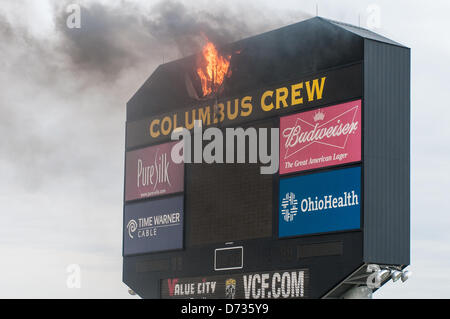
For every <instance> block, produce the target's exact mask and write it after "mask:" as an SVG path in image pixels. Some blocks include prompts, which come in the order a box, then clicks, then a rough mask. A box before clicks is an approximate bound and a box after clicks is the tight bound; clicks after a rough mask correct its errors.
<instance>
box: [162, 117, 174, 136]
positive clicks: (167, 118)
mask: <svg viewBox="0 0 450 319" xmlns="http://www.w3.org/2000/svg"><path fill="white" fill-rule="evenodd" d="M166 123H168V126H167V129H166V128H165V126H166V125H165V124H166ZM171 131H172V121H171V120H170V117H168V116H165V117H164V118H163V119H162V121H161V132H162V133H163V135H169V134H170V132H171Z"/></svg>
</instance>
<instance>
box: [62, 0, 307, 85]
mask: <svg viewBox="0 0 450 319" xmlns="http://www.w3.org/2000/svg"><path fill="white" fill-rule="evenodd" d="M243 7H244V6H242V7H240V8H233V7H221V6H217V5H211V6H210V7H208V8H204V9H199V8H196V7H194V6H188V5H185V4H184V3H181V2H179V1H176V0H169V1H161V2H159V3H156V4H155V5H153V6H152V7H151V8H150V9H149V10H142V8H138V7H136V6H135V5H133V4H131V3H128V2H126V1H124V2H122V3H121V5H120V6H117V7H116V6H106V5H103V4H100V3H92V4H90V5H88V6H82V9H81V28H80V29H70V28H68V27H67V26H66V19H67V16H68V14H67V13H66V12H65V11H64V10H61V9H65V7H64V6H61V7H60V11H59V12H58V13H57V17H58V18H57V29H58V31H59V32H60V33H61V35H62V43H61V50H62V51H63V52H64V53H65V54H67V56H69V57H70V59H71V62H72V63H73V66H74V67H75V68H76V69H77V70H78V71H87V72H92V71H96V72H99V73H100V74H102V75H103V76H104V80H111V79H114V78H115V77H117V76H118V74H120V72H121V71H122V70H124V69H126V68H134V67H137V66H139V65H142V64H149V63H150V64H153V63H156V64H160V63H162V62H163V61H165V62H167V61H168V60H173V59H177V58H181V57H184V56H187V55H190V54H193V53H195V52H198V51H199V50H200V48H201V46H202V45H203V44H204V36H206V37H207V38H208V39H210V40H211V41H213V42H214V43H216V44H218V45H221V44H225V43H228V42H232V41H235V40H238V39H241V38H244V37H247V36H250V35H253V34H257V33H260V32H263V31H267V30H269V29H271V28H273V27H275V26H281V25H283V24H285V23H286V19H282V18H281V17H279V16H277V15H273V14H272V15H270V16H266V14H265V13H264V12H265V11H264V10H262V9H260V8H253V7H247V8H243ZM252 17H253V20H252ZM305 17H306V15H305V14H304V13H301V12H298V13H297V16H296V17H295V18H294V19H296V20H297V21H298V20H302V19H304V18H305ZM284 18H285V17H284Z"/></svg>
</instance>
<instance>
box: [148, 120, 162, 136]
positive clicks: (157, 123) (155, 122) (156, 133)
mask: <svg viewBox="0 0 450 319" xmlns="http://www.w3.org/2000/svg"><path fill="white" fill-rule="evenodd" d="M155 125H159V120H153V121H152V123H151V124H150V136H151V137H153V138H157V137H158V136H159V134H160V133H159V131H155V130H154V129H153V128H154V127H155Z"/></svg>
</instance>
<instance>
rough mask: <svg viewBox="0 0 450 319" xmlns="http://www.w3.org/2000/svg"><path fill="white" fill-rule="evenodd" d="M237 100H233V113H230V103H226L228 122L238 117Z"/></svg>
mask: <svg viewBox="0 0 450 319" xmlns="http://www.w3.org/2000/svg"><path fill="white" fill-rule="evenodd" d="M238 107H239V99H235V100H234V113H231V101H227V116H228V119H229V120H231V121H232V120H234V119H235V118H236V117H237V116H238Z"/></svg>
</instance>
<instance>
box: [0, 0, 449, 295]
mask: <svg viewBox="0 0 450 319" xmlns="http://www.w3.org/2000/svg"><path fill="white" fill-rule="evenodd" d="M193 2H194V1H163V2H157V1H111V0H108V1H101V0H91V1H75V0H74V1H56V0H54V1H51V0H40V1H35V0H28V1H26V0H22V1H14V0H2V1H1V3H0V85H1V87H2V89H1V90H0V136H1V140H0V141H1V142H0V143H1V144H0V199H1V204H2V205H1V207H2V209H1V217H2V222H1V223H0V255H1V262H0V273H1V274H2V275H1V276H0V287H1V288H0V297H1V298H10V297H12V298H17V297H18V298H34V297H37V298H129V297H130V298H132V297H131V296H130V295H129V294H128V293H127V287H126V286H125V285H124V284H123V283H122V273H121V271H122V258H121V247H122V194H123V151H124V129H125V126H124V122H125V104H126V102H127V101H128V99H129V98H130V97H131V96H132V95H133V93H134V92H135V91H136V90H137V89H138V88H139V86H140V85H141V84H142V83H143V82H144V81H145V79H146V78H147V77H148V76H149V75H150V74H151V73H152V71H153V70H154V69H155V67H156V66H157V65H158V64H160V63H162V61H163V59H164V61H169V60H173V59H177V58H180V57H182V56H184V55H186V54H190V53H192V52H195V50H197V48H196V46H195V42H192V41H191V37H195V36H196V34H197V33H198V31H199V30H208V32H209V33H210V34H212V35H213V36H214V40H216V41H217V42H220V43H225V42H230V41H235V40H238V39H240V38H242V37H247V36H250V35H254V34H258V33H261V32H264V31H268V30H271V29H273V28H277V27H281V26H284V25H287V24H290V23H294V22H297V21H301V20H304V19H306V18H308V17H310V16H314V15H315V14H316V3H318V10H319V15H320V16H323V17H326V18H331V19H335V20H339V21H343V22H347V23H351V24H356V25H358V24H361V26H363V27H366V26H367V22H368V21H369V20H368V13H369V11H370V10H371V9H373V8H374V7H373V6H371V5H373V4H375V5H376V7H375V8H378V9H379V12H380V21H379V22H380V24H379V25H378V26H375V27H377V28H376V29H375V30H374V31H376V32H378V33H380V34H382V35H384V36H387V37H389V38H392V39H393V40H395V41H397V42H400V43H402V44H404V45H406V46H408V47H410V48H411V49H412V90H411V96H412V105H411V107H412V117H411V121H412V126H411V146H412V154H411V164H412V166H411V174H412V185H411V195H412V196H411V198H412V199H411V201H412V202H411V215H412V222H411V224H412V225H411V226H412V238H411V239H412V251H411V256H412V263H411V266H410V269H411V270H412V271H413V272H414V274H413V277H412V278H411V279H410V280H409V281H407V282H406V283H399V282H397V283H390V284H388V285H386V286H385V287H383V289H381V290H380V291H379V292H377V293H376V294H375V298H422V297H425V298H428V297H431V298H443V297H446V298H449V297H450V292H449V289H448V288H449V287H450V273H449V271H448V270H450V245H449V242H450V232H449V231H448V229H450V218H449V217H447V214H448V202H447V199H448V197H447V196H448V195H447V192H448V190H449V189H450V182H449V178H448V175H449V173H448V172H449V171H450V162H449V160H448V158H449V155H450V151H449V149H450V148H449V147H448V145H449V140H450V125H448V124H447V123H448V118H447V116H449V117H450V109H449V107H448V103H446V102H445V101H447V100H448V99H447V97H446V95H447V94H448V86H449V85H448V75H447V72H448V70H450V42H449V40H448V36H447V35H446V32H447V31H448V30H450V22H449V19H448V14H449V12H450V3H449V2H448V1H443V0H442V1H428V2H424V1H406V0H405V1H332V0H329V1H325V0H321V1H302V0H296V1H286V0H285V1H280V0H277V1H270V0H265V1H256V0H254V1H245V4H244V2H243V1H242V0H241V1H237V0H236V1H234V0H227V1H195V4H192V3H193ZM71 3H78V4H81V5H82V6H83V10H82V12H81V29H80V30H79V32H74V31H73V30H70V29H68V28H67V27H66V24H65V22H66V18H67V16H68V13H66V8H67V5H69V4H71ZM368 10H369V11H368ZM370 21H372V20H370ZM370 21H369V24H370ZM371 26H372V27H373V25H371ZM193 43H194V44H193ZM71 264H77V265H79V266H80V269H81V288H79V289H69V288H67V285H66V281H67V278H68V272H67V267H68V266H69V265H71ZM134 298H135V297H134Z"/></svg>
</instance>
